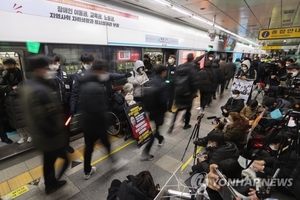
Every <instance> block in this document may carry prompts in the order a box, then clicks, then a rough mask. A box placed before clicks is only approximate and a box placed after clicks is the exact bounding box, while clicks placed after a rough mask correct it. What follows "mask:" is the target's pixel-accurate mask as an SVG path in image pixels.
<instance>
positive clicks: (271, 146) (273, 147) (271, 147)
mask: <svg viewBox="0 0 300 200" xmlns="http://www.w3.org/2000/svg"><path fill="white" fill-rule="evenodd" d="M269 147H270V149H272V150H273V151H277V149H275V146H274V145H272V144H270V145H269Z"/></svg>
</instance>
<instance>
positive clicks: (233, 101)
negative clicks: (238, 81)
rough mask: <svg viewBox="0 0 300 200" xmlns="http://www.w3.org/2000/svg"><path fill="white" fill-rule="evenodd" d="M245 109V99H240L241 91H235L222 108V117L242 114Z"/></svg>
mask: <svg viewBox="0 0 300 200" xmlns="http://www.w3.org/2000/svg"><path fill="white" fill-rule="evenodd" d="M243 107H244V99H243V98H241V97H240V91H238V90H233V91H232V97H230V98H229V99H228V101H227V103H226V104H225V105H224V106H221V110H222V115H223V116H224V117H228V114H229V113H230V112H240V111H241V110H242V109H243Z"/></svg>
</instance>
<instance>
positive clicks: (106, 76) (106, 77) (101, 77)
mask: <svg viewBox="0 0 300 200" xmlns="http://www.w3.org/2000/svg"><path fill="white" fill-rule="evenodd" d="M99 80H100V81H102V82H105V81H108V80H109V73H104V74H100V75H99Z"/></svg>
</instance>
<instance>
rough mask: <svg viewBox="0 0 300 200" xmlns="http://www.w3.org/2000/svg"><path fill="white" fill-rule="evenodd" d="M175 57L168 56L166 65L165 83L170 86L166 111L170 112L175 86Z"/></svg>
mask: <svg viewBox="0 0 300 200" xmlns="http://www.w3.org/2000/svg"><path fill="white" fill-rule="evenodd" d="M175 62H176V57H175V56H174V55H170V56H169V59H168V65H167V77H166V79H167V80H166V81H167V82H168V83H169V85H170V93H169V102H168V111H169V112H172V107H173V102H174V95H175V84H174V76H175V71H176V65H175Z"/></svg>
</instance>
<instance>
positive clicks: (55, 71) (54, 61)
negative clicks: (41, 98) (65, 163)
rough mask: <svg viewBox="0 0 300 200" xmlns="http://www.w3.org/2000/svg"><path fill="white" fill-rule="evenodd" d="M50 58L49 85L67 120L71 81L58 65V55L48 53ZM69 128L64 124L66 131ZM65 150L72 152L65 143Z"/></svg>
mask: <svg viewBox="0 0 300 200" xmlns="http://www.w3.org/2000/svg"><path fill="white" fill-rule="evenodd" d="M48 56H49V57H50V59H51V61H50V64H49V68H50V74H49V77H48V78H49V81H50V83H51V87H52V88H53V90H54V91H56V93H57V97H58V98H59V100H60V102H61V105H62V107H63V111H64V121H67V120H68V118H69V112H70V104H69V102H70V98H71V87H70V85H71V81H70V78H69V77H68V75H67V73H66V72H65V71H63V69H62V68H61V65H60V56H59V55H57V54H50V55H48ZM68 130H70V127H69V126H66V131H68ZM66 150H67V151H68V152H69V153H74V149H73V148H72V147H71V146H70V145H67V147H66Z"/></svg>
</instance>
